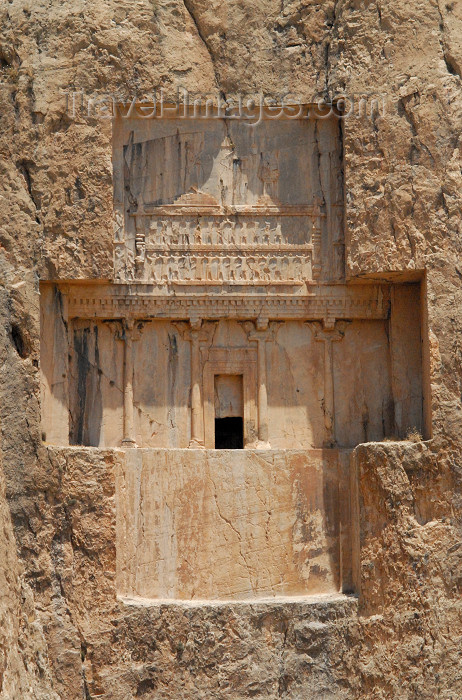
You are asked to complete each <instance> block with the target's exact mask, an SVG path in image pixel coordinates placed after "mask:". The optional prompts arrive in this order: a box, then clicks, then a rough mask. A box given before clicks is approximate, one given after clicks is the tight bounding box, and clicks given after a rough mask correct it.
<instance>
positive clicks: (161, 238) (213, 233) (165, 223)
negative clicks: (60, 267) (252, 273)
mask: <svg viewBox="0 0 462 700" xmlns="http://www.w3.org/2000/svg"><path fill="white" fill-rule="evenodd" d="M127 225H128V230H127V235H128V237H132V236H133V235H134V234H135V232H136V234H135V235H136V236H138V237H141V236H142V237H144V239H145V241H146V243H147V244H148V245H153V246H157V247H159V248H163V247H164V248H170V247H171V246H184V247H190V246H198V245H205V246H235V247H240V246H280V245H297V246H300V245H303V244H307V243H309V242H310V241H311V239H312V238H315V237H316V234H319V235H320V233H321V221H320V220H313V219H312V218H310V217H308V216H291V217H282V216H280V217H276V216H274V217H268V216H265V217H262V218H258V219H256V218H255V217H253V218H252V219H250V220H249V219H244V220H239V219H238V218H237V217H236V218H233V219H230V218H224V217H219V216H197V215H195V216H181V217H170V218H159V217H158V216H146V215H145V216H139V215H138V216H135V215H133V216H130V217H129V221H128V222H127ZM114 234H115V235H114V240H115V241H118V242H122V241H123V240H124V239H125V238H126V236H125V235H124V225H123V221H122V220H121V215H120V217H116V225H115V228H114Z"/></svg>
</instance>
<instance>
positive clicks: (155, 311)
mask: <svg viewBox="0 0 462 700" xmlns="http://www.w3.org/2000/svg"><path fill="white" fill-rule="evenodd" d="M146 287H147V286H146V285H124V286H122V285H98V286H97V285H95V286H94V288H93V289H92V288H91V287H90V286H87V287H83V286H80V285H75V287H74V288H73V285H60V289H61V291H62V293H64V294H66V295H67V296H68V317H69V318H102V319H114V318H126V317H129V316H132V317H134V318H140V319H141V318H159V319H173V320H177V319H185V318H190V317H191V316H199V317H201V318H204V319H205V318H206V319H210V320H213V319H220V318H237V319H244V320H245V319H251V318H256V317H257V316H262V315H263V316H265V317H266V318H271V319H275V320H277V319H282V320H283V319H286V320H287V319H301V320H324V319H386V318H387V317H388V312H389V299H390V290H389V287H387V286H385V285H380V286H379V285H367V286H366V285H364V286H363V285H362V286H361V287H356V288H354V287H345V286H340V285H338V286H330V285H329V286H327V285H326V286H319V287H314V288H312V292H311V294H310V295H308V296H307V295H304V296H291V295H287V294H286V295H282V294H279V295H278V296H276V295H275V296H271V295H270V294H269V293H265V294H261V295H258V294H251V293H247V294H242V295H239V294H227V295H226V296H223V297H222V298H219V297H211V296H207V295H206V294H202V295H201V294H197V296H196V295H194V296H193V295H186V294H185V295H184V296H182V295H181V293H180V291H179V292H178V296H175V297H173V296H160V295H158V296H156V295H155V292H154V291H150V290H149V288H146Z"/></svg>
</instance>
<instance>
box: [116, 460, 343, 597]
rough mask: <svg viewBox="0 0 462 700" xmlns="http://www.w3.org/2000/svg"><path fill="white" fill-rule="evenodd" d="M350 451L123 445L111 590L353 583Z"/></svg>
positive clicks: (211, 591)
mask: <svg viewBox="0 0 462 700" xmlns="http://www.w3.org/2000/svg"><path fill="white" fill-rule="evenodd" d="M348 465H349V453H348V452H339V451H337V450H324V451H320V450H318V451H308V452H306V451H305V452H296V451H291V450H284V451H281V452H279V451H271V452H266V451H261V452H251V451H248V452H247V451H233V450H230V451H227V450H226V451H219V452H217V451H202V450H192V451H189V452H188V453H187V456H185V453H184V452H181V451H177V450H168V451H167V450H132V451H127V452H126V455H125V463H124V464H122V465H121V466H120V467H118V471H117V474H116V503H117V540H116V542H117V590H118V593H119V594H120V595H122V596H126V597H141V598H157V599H170V600H171V599H187V600H196V599H198V600H200V599H210V600H217V599H253V598H260V597H267V596H298V595H306V594H313V593H332V592H335V591H339V590H342V588H343V589H347V590H348V589H351V541H352V536H351V530H350V513H349V509H350V482H349V466H348Z"/></svg>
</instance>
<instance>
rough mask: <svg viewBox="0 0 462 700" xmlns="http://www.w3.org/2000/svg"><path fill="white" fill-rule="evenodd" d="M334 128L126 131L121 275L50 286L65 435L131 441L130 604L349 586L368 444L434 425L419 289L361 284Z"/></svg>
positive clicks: (127, 471) (281, 125)
mask: <svg viewBox="0 0 462 700" xmlns="http://www.w3.org/2000/svg"><path fill="white" fill-rule="evenodd" d="M340 154H341V144H340V140H339V129H338V123H337V121H336V120H335V119H333V118H332V119H318V120H315V119H304V118H300V119H295V120H293V119H291V120H289V119H286V120H283V119H281V120H277V121H276V120H271V119H264V120H263V121H262V123H261V124H259V125H257V126H254V127H250V126H248V125H246V124H244V123H242V122H238V121H233V120H228V119H227V120H224V119H216V118H210V119H202V118H197V119H195V120H194V119H179V118H172V119H162V120H160V119H151V120H143V119H120V120H119V121H118V123H117V124H116V126H115V133H114V188H115V190H114V191H115V214H114V216H115V234H114V280H113V282H112V283H102V282H99V283H98V282H94V283H91V282H88V283H83V282H81V281H79V282H78V283H77V282H76V283H72V282H63V283H59V282H56V283H43V284H42V286H41V310H42V330H41V332H42V345H41V372H42V426H43V427H42V430H43V439H44V440H45V441H46V442H49V443H54V444H63V445H68V444H70V445H85V446H90V447H94V448H120V447H124V448H130V449H126V450H125V457H124V459H123V460H122V466H121V467H120V469H119V471H118V473H117V475H116V485H117V488H116V492H117V581H118V584H117V585H118V591H119V593H120V594H121V595H123V596H130V597H144V598H150V599H205V598H207V599H210V598H212V599H220V598H223V599H231V598H233V599H236V598H244V599H247V598H249V599H255V598H261V597H262V596H287V595H290V596H294V595H305V594H308V593H321V592H323V593H328V592H335V591H341V590H351V589H352V587H353V586H354V582H353V578H354V576H353V573H354V572H353V568H354V567H353V565H352V560H353V555H354V552H353V549H352V544H351V543H352V541H353V540H354V536H353V531H354V522H355V521H354V517H353V515H352V506H351V504H352V503H353V502H354V488H355V482H354V479H351V478H350V474H349V462H348V460H349V451H350V450H351V448H353V447H354V446H355V445H357V444H358V443H361V442H364V441H371V440H383V439H384V438H386V437H389V438H397V439H399V438H403V437H405V435H406V433H407V431H408V430H409V429H411V428H417V430H420V431H421V432H424V431H425V428H424V425H423V410H424V409H423V406H424V399H425V403H426V404H427V405H428V397H427V396H425V397H424V391H423V381H422V349H421V346H422V329H421V318H422V315H421V290H420V285H419V284H418V283H409V284H395V285H392V284H388V283H385V282H384V283H383V284H379V283H374V284H356V285H351V284H350V285H348V284H346V283H345V281H344V241H343V221H342V217H343V207H342V197H343V194H342V167H341V161H340Z"/></svg>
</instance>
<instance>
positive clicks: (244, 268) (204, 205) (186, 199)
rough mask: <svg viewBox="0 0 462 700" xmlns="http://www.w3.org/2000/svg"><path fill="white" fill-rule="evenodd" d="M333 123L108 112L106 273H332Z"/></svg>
mask: <svg viewBox="0 0 462 700" xmlns="http://www.w3.org/2000/svg"><path fill="white" fill-rule="evenodd" d="M340 153H341V146H340V140H339V129H338V122H337V120H336V119H335V118H330V119H325V120H321V119H318V120H316V119H308V118H305V117H302V118H299V119H280V120H274V119H264V120H263V121H262V122H261V123H260V124H258V125H255V126H249V125H248V124H246V123H244V122H242V121H236V120H233V119H218V118H209V119H204V118H200V117H198V118H196V119H191V118H188V119H184V118H183V119H180V118H176V119H162V120H161V119H152V120H149V121H145V120H137V119H125V120H124V119H120V120H119V122H118V123H117V125H116V129H115V139H114V163H115V174H114V177H115V185H116V187H115V227H114V265H115V279H116V281H145V282H150V283H154V284H156V285H159V286H160V287H165V286H166V285H183V286H191V287H194V286H195V285H206V286H210V285H220V286H222V285H230V286H233V287H235V286H236V285H238V286H239V285H246V286H248V285H249V284H255V283H257V284H258V285H268V284H271V285H278V286H280V285H286V286H289V288H290V287H294V286H295V287H297V286H301V285H304V284H305V283H306V282H312V281H313V280H316V279H325V280H338V279H342V277H343V216H342V209H343V194H342V168H341V159H340Z"/></svg>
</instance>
